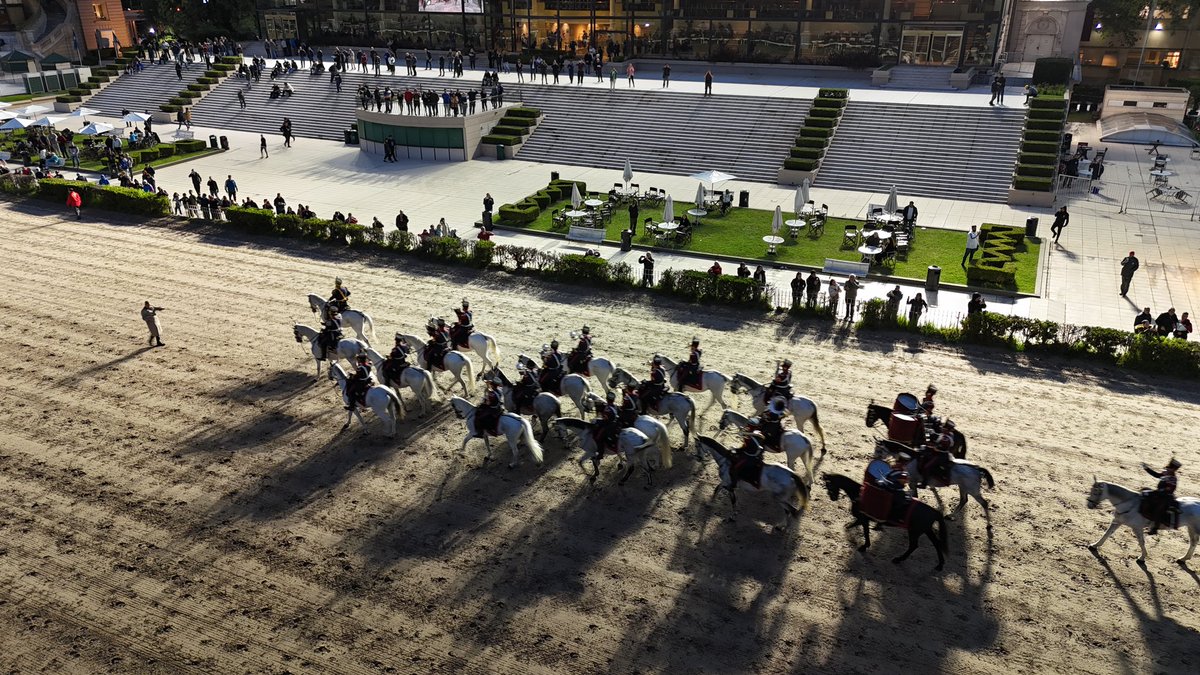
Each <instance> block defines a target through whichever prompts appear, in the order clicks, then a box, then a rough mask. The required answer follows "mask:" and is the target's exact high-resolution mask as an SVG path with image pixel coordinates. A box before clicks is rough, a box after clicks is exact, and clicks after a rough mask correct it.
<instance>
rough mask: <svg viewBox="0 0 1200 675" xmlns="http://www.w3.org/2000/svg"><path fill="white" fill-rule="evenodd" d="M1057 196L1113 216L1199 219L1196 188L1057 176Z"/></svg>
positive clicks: (1198, 188)
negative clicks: (1120, 214) (1143, 215)
mask: <svg viewBox="0 0 1200 675" xmlns="http://www.w3.org/2000/svg"><path fill="white" fill-rule="evenodd" d="M1156 190H1157V192H1156ZM1058 194H1059V195H1060V196H1062V197H1064V198H1065V199H1067V200H1068V201H1070V202H1073V203H1075V204H1079V203H1086V204H1088V205H1091V206H1094V207H1096V208H1099V209H1104V210H1108V209H1111V210H1113V211H1115V212H1116V213H1166V214H1170V215H1174V216H1178V217H1184V216H1187V217H1188V219H1189V220H1195V219H1196V218H1197V217H1198V216H1200V186H1195V185H1189V184H1182V183H1176V184H1174V185H1169V186H1168V185H1165V184H1164V185H1158V186H1155V185H1147V184H1145V183H1120V182H1116V181H1110V180H1104V179H1101V180H1096V181H1093V180H1089V179H1087V178H1072V177H1069V176H1060V177H1059V183H1058Z"/></svg>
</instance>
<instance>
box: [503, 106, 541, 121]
mask: <svg viewBox="0 0 1200 675" xmlns="http://www.w3.org/2000/svg"><path fill="white" fill-rule="evenodd" d="M504 116H505V117H510V116H511V117H523V118H525V119H537V118H538V117H541V116H542V111H541V110H538V109H537V108H530V107H528V106H522V107H516V108H509V109H508V110H507V111H506V112H505V113H504Z"/></svg>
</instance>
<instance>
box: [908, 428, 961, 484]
mask: <svg viewBox="0 0 1200 675" xmlns="http://www.w3.org/2000/svg"><path fill="white" fill-rule="evenodd" d="M953 447H954V422H953V420H946V423H945V424H944V425H942V431H941V433H939V434H938V436H937V438H936V439H934V442H933V444H932V445H926V446H925V447H924V449H923V450H922V451H921V455H920V459H919V460H918V465H919V466H920V467H921V482H920V483H918V484H917V487H919V488H923V487H927V486H929V485H930V484H932V483H934V482H938V483H943V484H945V485H949V484H950V469H951V468H953V467H954V457H953V455H951V454H950V450H951V448H953Z"/></svg>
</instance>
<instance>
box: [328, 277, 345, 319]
mask: <svg viewBox="0 0 1200 675" xmlns="http://www.w3.org/2000/svg"><path fill="white" fill-rule="evenodd" d="M329 304H331V305H334V306H336V307H337V310H338V311H339V312H344V311H346V310H347V309H348V308H349V307H350V289H349V288H348V287H346V286H343V285H342V278H341V277H338V278H336V279H334V280H333V292H332V293H330V294H329Z"/></svg>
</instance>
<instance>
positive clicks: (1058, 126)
mask: <svg viewBox="0 0 1200 675" xmlns="http://www.w3.org/2000/svg"><path fill="white" fill-rule="evenodd" d="M1062 128H1063V120H1061V119H1058V120H1035V119H1031V120H1028V121H1026V122H1025V129H1026V131H1053V132H1055V133H1057V134H1061V133H1062Z"/></svg>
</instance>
